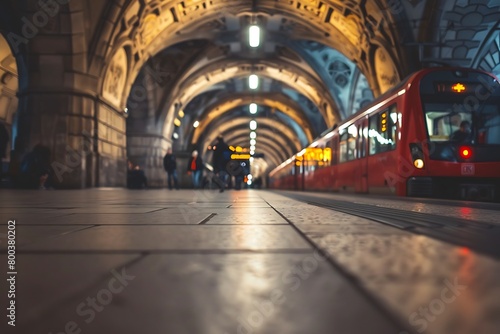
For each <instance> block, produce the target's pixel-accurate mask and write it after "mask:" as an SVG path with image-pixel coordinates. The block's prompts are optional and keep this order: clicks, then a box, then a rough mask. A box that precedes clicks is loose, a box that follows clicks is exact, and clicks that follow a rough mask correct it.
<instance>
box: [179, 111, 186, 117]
mask: <svg viewBox="0 0 500 334" xmlns="http://www.w3.org/2000/svg"><path fill="white" fill-rule="evenodd" d="M184 116H186V114H185V113H184V110H179V117H180V118H183V117H184Z"/></svg>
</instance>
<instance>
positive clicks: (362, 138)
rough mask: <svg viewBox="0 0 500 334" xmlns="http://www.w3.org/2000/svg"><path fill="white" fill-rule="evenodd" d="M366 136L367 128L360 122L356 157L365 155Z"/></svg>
mask: <svg viewBox="0 0 500 334" xmlns="http://www.w3.org/2000/svg"><path fill="white" fill-rule="evenodd" d="M367 137H368V128H367V127H366V126H365V125H364V124H360V126H359V133H358V158H364V157H365V156H366V138H367Z"/></svg>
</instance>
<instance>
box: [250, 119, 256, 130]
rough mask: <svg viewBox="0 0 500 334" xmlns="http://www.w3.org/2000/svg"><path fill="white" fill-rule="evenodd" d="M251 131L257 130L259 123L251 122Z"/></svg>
mask: <svg viewBox="0 0 500 334" xmlns="http://www.w3.org/2000/svg"><path fill="white" fill-rule="evenodd" d="M250 130H257V121H250Z"/></svg>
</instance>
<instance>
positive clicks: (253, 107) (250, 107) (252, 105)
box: [249, 103, 258, 115]
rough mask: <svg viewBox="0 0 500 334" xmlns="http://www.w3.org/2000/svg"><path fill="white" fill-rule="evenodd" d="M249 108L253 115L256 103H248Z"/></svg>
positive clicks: (255, 110) (255, 111)
mask: <svg viewBox="0 0 500 334" xmlns="http://www.w3.org/2000/svg"><path fill="white" fill-rule="evenodd" d="M249 109H250V113H251V114H252V115H255V114H256V113H257V109H258V107H257V103H250V106H249Z"/></svg>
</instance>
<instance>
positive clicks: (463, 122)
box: [424, 102, 500, 145]
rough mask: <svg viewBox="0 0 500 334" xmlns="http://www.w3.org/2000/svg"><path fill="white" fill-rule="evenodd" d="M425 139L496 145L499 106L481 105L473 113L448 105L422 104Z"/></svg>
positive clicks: (499, 134) (499, 138)
mask: <svg viewBox="0 0 500 334" xmlns="http://www.w3.org/2000/svg"><path fill="white" fill-rule="evenodd" d="M424 110H425V121H426V124H427V131H428V135H429V139H430V140H431V141H434V142H437V141H439V142H442V141H451V142H464V143H471V144H492V145H500V109H499V103H498V102H497V103H495V104H491V102H490V103H484V104H482V105H480V106H479V107H478V108H477V110H470V109H469V110H470V111H469V110H467V108H465V107H464V105H458V104H452V103H426V104H424Z"/></svg>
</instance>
